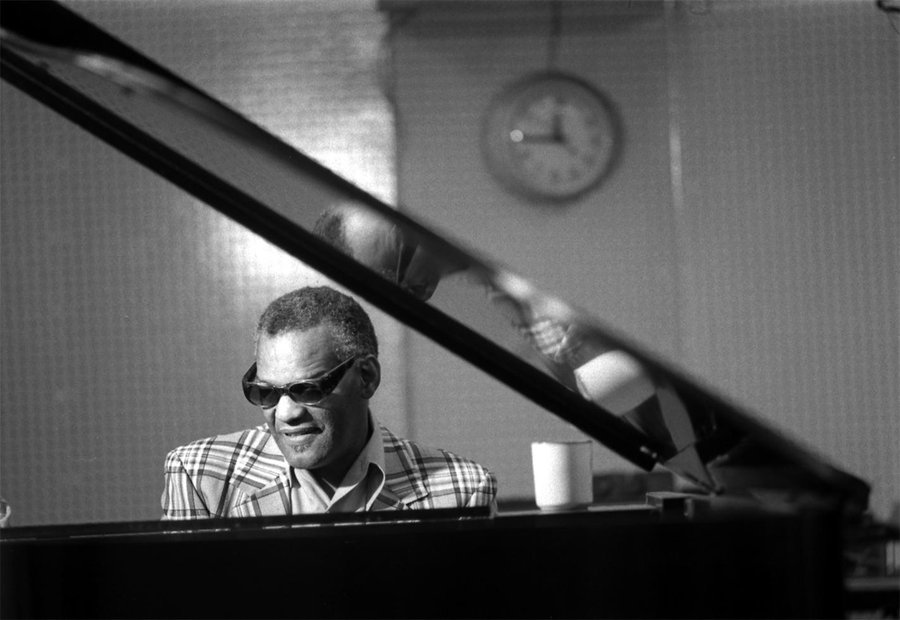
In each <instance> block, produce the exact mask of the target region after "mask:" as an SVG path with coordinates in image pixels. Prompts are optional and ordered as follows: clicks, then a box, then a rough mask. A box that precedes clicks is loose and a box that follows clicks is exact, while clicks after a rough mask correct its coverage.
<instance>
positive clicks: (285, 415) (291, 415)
mask: <svg viewBox="0 0 900 620" xmlns="http://www.w3.org/2000/svg"><path fill="white" fill-rule="evenodd" d="M307 413H308V411H307V409H306V406H305V405H302V404H300V403H295V402H294V400H293V399H292V398H291V397H290V396H288V395H287V394H282V395H281V398H279V399H278V404H277V405H275V418H276V419H277V420H279V421H281V422H284V423H286V424H296V423H297V421H299V420H300V419H301V418H303V416H304V415H306V414H307Z"/></svg>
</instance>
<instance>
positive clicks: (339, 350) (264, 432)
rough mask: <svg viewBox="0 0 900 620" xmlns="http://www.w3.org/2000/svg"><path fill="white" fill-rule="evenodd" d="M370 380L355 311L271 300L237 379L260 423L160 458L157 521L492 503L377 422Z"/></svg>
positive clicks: (471, 481) (488, 482)
mask: <svg viewBox="0 0 900 620" xmlns="http://www.w3.org/2000/svg"><path fill="white" fill-rule="evenodd" d="M380 381H381V366H380V364H379V362H378V343H377V340H376V336H375V331H374V329H373V327H372V323H371V321H370V320H369V317H368V315H367V314H366V313H365V311H364V310H363V309H362V308H361V307H360V306H359V304H358V303H356V301H354V300H353V299H351V298H350V297H348V296H346V295H343V294H341V293H339V292H337V291H335V290H334V289H331V288H328V287H307V288H301V289H299V290H296V291H293V292H291V293H288V294H287V295H284V296H282V297H280V298H278V299H276V300H275V301H274V302H272V303H271V304H270V305H269V307H268V308H267V309H266V310H265V312H263V314H262V316H261V317H260V319H259V323H258V325H257V331H256V363H254V364H253V365H252V366H251V367H250V368H249V369H248V371H247V373H246V374H245V375H244V378H243V380H242V385H243V389H244V394H245V396H246V397H247V399H248V400H249V401H250V402H251V403H253V404H254V405H257V406H259V407H260V408H261V409H262V413H263V417H264V418H265V422H266V423H265V425H263V426H260V427H257V428H254V429H250V430H245V431H241V432H237V433H232V434H229V435H221V436H217V437H211V438H208V439H202V440H199V441H195V442H193V443H190V444H188V445H186V446H183V447H180V448H177V449H175V450H173V451H172V452H170V453H169V455H168V457H167V458H166V466H165V473H166V488H165V491H164V493H163V496H162V507H163V512H164V517H163V518H165V519H191V518H203V517H243V516H262V515H284V514H303V513H315V512H355V511H363V510H390V509H406V508H411V509H418V508H454V507H465V506H487V505H492V504H493V502H494V499H495V495H496V480H495V478H494V476H493V474H491V473H490V472H489V471H487V470H486V469H485V468H483V467H482V466H480V465H478V464H477V463H474V462H472V461H469V460H466V459H463V458H460V457H458V456H456V455H454V454H451V453H450V452H447V451H444V450H440V449H434V448H427V447H424V446H420V445H418V444H415V443H413V442H411V441H408V440H405V439H401V438H399V437H397V436H396V435H394V434H393V433H392V432H391V431H389V430H388V429H387V428H385V427H383V426H381V425H380V424H379V423H378V421H377V420H376V419H375V417H374V415H373V414H372V413H371V411H370V410H369V399H371V398H372V396H373V395H374V394H375V391H376V390H377V389H378V386H379V383H380Z"/></svg>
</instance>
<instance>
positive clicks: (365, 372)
mask: <svg viewBox="0 0 900 620" xmlns="http://www.w3.org/2000/svg"><path fill="white" fill-rule="evenodd" d="M358 365H359V377H360V379H361V381H362V385H361V394H360V395H361V396H362V397H363V398H365V399H369V398H372V396H374V395H375V390H377V389H378V386H379V385H380V384H381V364H380V363H379V362H378V358H377V357H375V356H374V355H367V356H365V357H363V358H361V359H360V360H359V362H358Z"/></svg>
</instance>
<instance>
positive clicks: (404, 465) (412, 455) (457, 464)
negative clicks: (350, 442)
mask: <svg viewBox="0 0 900 620" xmlns="http://www.w3.org/2000/svg"><path fill="white" fill-rule="evenodd" d="M382 437H383V440H384V453H385V454H384V456H385V469H386V471H385V476H386V478H387V481H386V482H387V483H388V484H390V485H391V486H392V488H393V489H394V490H395V491H396V492H397V493H398V494H400V495H405V494H408V493H417V492H418V493H420V494H425V495H427V496H428V500H429V502H430V503H431V504H432V507H438V506H443V505H447V506H465V505H471V503H472V501H473V499H474V500H475V503H476V504H480V503H482V498H484V500H486V501H488V502H489V501H492V500H493V498H494V496H495V494H496V488H497V482H496V478H495V477H494V474H493V473H491V472H490V471H489V470H488V469H487V468H485V467H484V466H482V465H480V464H479V463H476V462H475V461H473V460H471V459H468V458H464V457H461V456H459V455H457V454H454V453H453V452H450V451H449V450H444V449H442V448H434V447H430V446H424V445H421V444H419V443H417V442H414V441H411V440H409V439H404V438H401V437H398V436H397V435H394V434H393V433H392V432H391V431H390V430H388V429H387V428H384V427H382Z"/></svg>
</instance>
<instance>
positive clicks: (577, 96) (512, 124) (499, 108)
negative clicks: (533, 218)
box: [481, 72, 622, 203]
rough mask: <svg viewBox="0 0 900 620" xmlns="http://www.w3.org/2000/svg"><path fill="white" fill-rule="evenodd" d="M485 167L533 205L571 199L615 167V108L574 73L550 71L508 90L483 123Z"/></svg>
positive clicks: (619, 136)
mask: <svg viewBox="0 0 900 620" xmlns="http://www.w3.org/2000/svg"><path fill="white" fill-rule="evenodd" d="M481 138H482V148H483V150H484V155H485V158H486V160H487V165H488V170H489V171H490V172H491V173H492V174H493V175H494V177H496V179H497V180H498V181H500V183H502V184H503V186H504V187H506V188H507V189H509V190H510V191H512V192H514V193H516V194H518V195H520V196H522V197H524V198H526V199H528V200H531V201H534V202H553V203H560V202H566V201H570V200H573V199H575V198H577V197H579V196H582V195H583V194H584V193H585V192H587V191H589V190H591V189H593V188H595V187H597V186H598V185H599V184H600V183H601V182H602V181H603V180H604V179H605V178H606V177H607V176H608V175H609V174H610V172H611V171H612V170H613V168H614V166H615V164H616V162H617V160H618V156H619V152H620V150H621V142H622V131H621V125H620V122H619V119H618V115H617V112H616V109H615V107H614V105H613V104H612V102H610V101H609V100H608V99H607V98H606V97H605V96H604V95H603V94H602V93H601V92H600V91H598V90H597V89H595V88H594V87H592V86H591V85H590V84H588V83H587V82H585V81H584V80H581V79H579V78H577V77H574V76H571V75H568V74H564V73H559V72H547V73H540V74H535V75H530V76H528V77H526V78H524V79H522V80H520V81H518V82H515V83H514V84H512V85H511V86H509V87H507V88H505V89H504V90H503V91H502V92H501V93H500V94H499V95H498V96H497V97H496V98H495V99H494V100H493V101H492V102H491V104H490V106H489V108H488V110H487V114H486V115H485V118H484V124H483V127H482V136H481Z"/></svg>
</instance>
